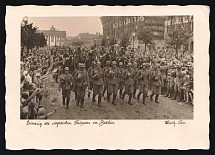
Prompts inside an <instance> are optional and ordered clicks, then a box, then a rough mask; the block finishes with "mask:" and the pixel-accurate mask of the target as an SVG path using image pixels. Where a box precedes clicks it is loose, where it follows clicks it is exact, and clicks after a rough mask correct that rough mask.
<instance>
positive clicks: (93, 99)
mask: <svg viewBox="0 0 215 155" xmlns="http://www.w3.org/2000/svg"><path fill="white" fill-rule="evenodd" d="M95 98H96V95H95V94H93V98H92V103H95V102H96V100H95Z"/></svg>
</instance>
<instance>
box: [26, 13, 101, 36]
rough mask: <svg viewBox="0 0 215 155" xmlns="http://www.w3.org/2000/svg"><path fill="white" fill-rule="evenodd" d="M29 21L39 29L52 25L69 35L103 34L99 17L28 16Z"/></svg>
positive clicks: (45, 28)
mask: <svg viewBox="0 0 215 155" xmlns="http://www.w3.org/2000/svg"><path fill="white" fill-rule="evenodd" d="M28 22H29V23H33V26H36V27H38V29H39V30H49V29H50V28H51V27H52V25H53V26H54V27H55V28H56V29H57V30H60V31H66V35H67V36H77V35H78V34H79V33H82V32H89V33H93V34H95V33H96V32H98V33H100V34H103V32H102V23H101V21H100V19H99V17H28Z"/></svg>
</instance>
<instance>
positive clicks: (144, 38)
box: [137, 29, 154, 50]
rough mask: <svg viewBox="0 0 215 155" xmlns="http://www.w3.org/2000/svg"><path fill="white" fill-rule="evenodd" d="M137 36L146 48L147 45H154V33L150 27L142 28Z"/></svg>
mask: <svg viewBox="0 0 215 155" xmlns="http://www.w3.org/2000/svg"><path fill="white" fill-rule="evenodd" d="M137 37H138V39H139V40H140V41H141V42H142V43H144V44H145V50H146V47H147V46H149V45H153V37H154V34H153V33H152V31H151V30H150V29H144V30H141V31H140V33H139V34H138V36H137Z"/></svg>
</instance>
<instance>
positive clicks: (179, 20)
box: [164, 15, 193, 51]
mask: <svg viewBox="0 0 215 155" xmlns="http://www.w3.org/2000/svg"><path fill="white" fill-rule="evenodd" d="M179 27H180V28H182V29H185V30H186V32H187V33H188V34H189V35H190V38H189V39H188V41H187V44H188V50H190V51H193V16H189V15H187V16H186V15H185V16H168V17H166V21H165V29H164V38H165V39H167V38H168V34H169V32H171V31H174V30H176V29H177V28H179Z"/></svg>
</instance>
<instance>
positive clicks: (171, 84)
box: [5, 5, 210, 150]
mask: <svg viewBox="0 0 215 155" xmlns="http://www.w3.org/2000/svg"><path fill="white" fill-rule="evenodd" d="M209 14H210V8H209V7H207V6H194V5H192V6H112V7H111V6H77V7H75V6H20V7H9V6H8V7H7V10H6V18H5V19H6V24H5V25H6V26H5V27H6V45H5V46H6V48H5V50H6V51H5V55H6V67H5V68H6V72H5V77H6V78H5V80H6V95H5V100H6V104H5V105H6V132H5V135H6V136H5V139H6V147H7V148H8V149H28V148H34V149H49V150H50V149H74V150H79V149H90V150H92V149H93V150H94V149H134V150H138V149H201V148H203V149H207V148H209V141H210V140H209V122H210V119H209V117H210V114H209V92H210V89H209V75H208V73H209V52H208V51H209V44H210V30H209ZM14 15H16V16H14ZM18 102H19V103H18ZM23 131H24V132H23ZM35 131H36V132H35ZM17 133H19V134H17ZM26 135H28V136H26ZM23 137H25V140H24V141H23ZM29 141H34V143H33V144H32V143H29Z"/></svg>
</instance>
